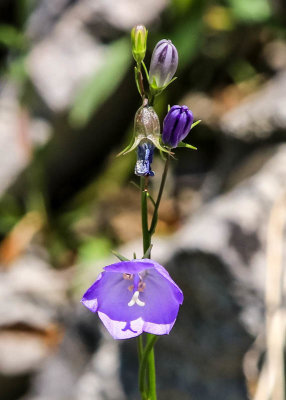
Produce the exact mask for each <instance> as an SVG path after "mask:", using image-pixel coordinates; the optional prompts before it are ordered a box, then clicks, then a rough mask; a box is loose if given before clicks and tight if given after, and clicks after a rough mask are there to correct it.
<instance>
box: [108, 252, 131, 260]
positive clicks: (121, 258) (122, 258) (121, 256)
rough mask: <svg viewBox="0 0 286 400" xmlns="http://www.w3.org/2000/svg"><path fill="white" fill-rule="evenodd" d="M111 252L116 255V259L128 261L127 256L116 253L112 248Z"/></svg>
mask: <svg viewBox="0 0 286 400" xmlns="http://www.w3.org/2000/svg"><path fill="white" fill-rule="evenodd" d="M111 253H112V254H114V255H115V257H117V258H118V260H120V261H130V260H129V259H128V258H126V257H124V256H123V255H122V254H119V253H117V251H114V250H112V251H111Z"/></svg>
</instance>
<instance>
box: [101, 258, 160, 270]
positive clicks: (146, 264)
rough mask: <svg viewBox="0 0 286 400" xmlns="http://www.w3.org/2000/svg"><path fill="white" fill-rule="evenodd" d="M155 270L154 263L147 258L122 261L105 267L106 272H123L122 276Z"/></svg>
mask: <svg viewBox="0 0 286 400" xmlns="http://www.w3.org/2000/svg"><path fill="white" fill-rule="evenodd" d="M149 268H154V262H153V261H152V260H149V259H147V258H144V259H142V260H141V259H140V260H131V261H120V262H118V263H115V264H111V265H107V267H104V270H105V271H109V272H121V273H122V274H124V273H126V274H138V273H139V272H141V271H143V270H144V269H149Z"/></svg>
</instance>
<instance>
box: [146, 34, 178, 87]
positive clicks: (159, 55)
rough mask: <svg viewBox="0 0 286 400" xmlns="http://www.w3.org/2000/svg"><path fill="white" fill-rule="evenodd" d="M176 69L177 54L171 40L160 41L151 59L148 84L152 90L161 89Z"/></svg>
mask: <svg viewBox="0 0 286 400" xmlns="http://www.w3.org/2000/svg"><path fill="white" fill-rule="evenodd" d="M177 67H178V52H177V49H176V47H175V46H174V45H173V44H172V42H171V40H166V39H163V40H160V42H158V43H157V45H156V47H155V49H154V51H153V54H152V58H151V64H150V71H149V82H150V85H151V87H153V88H154V89H156V88H162V87H164V86H165V85H167V84H168V83H169V82H170V80H171V79H172V78H173V76H174V74H175V72H176V70H177Z"/></svg>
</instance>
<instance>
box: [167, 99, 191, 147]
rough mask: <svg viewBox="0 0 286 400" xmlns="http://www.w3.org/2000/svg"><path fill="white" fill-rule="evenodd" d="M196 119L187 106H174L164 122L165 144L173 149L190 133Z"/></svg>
mask: <svg viewBox="0 0 286 400" xmlns="http://www.w3.org/2000/svg"><path fill="white" fill-rule="evenodd" d="M193 120H194V117H193V114H192V112H191V111H190V110H189V109H188V107H187V106H173V107H171V109H170V111H169V112H168V114H167V115H166V117H165V119H164V122H163V133H162V140H163V142H164V143H165V144H166V145H167V146H170V147H172V148H175V147H177V146H178V144H179V143H180V142H181V141H182V140H184V139H185V137H186V136H187V135H188V133H189V132H190V129H191V126H192V123H193Z"/></svg>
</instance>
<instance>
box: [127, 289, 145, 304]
mask: <svg viewBox="0 0 286 400" xmlns="http://www.w3.org/2000/svg"><path fill="white" fill-rule="evenodd" d="M134 304H137V305H138V306H140V307H143V306H145V303H144V301H141V300H140V299H139V291H138V290H136V292H134V294H133V296H132V299H131V300H130V301H129V303H128V306H129V307H132V306H134Z"/></svg>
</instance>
